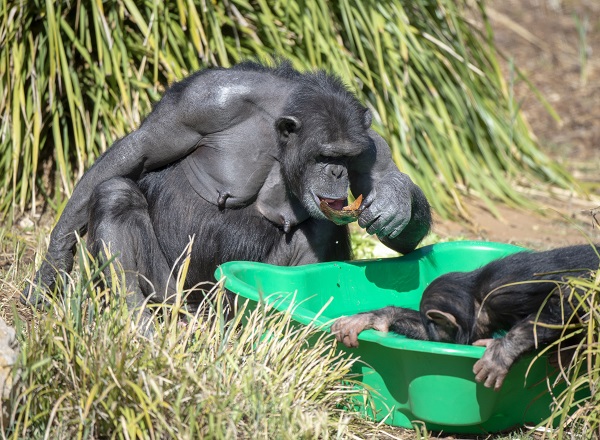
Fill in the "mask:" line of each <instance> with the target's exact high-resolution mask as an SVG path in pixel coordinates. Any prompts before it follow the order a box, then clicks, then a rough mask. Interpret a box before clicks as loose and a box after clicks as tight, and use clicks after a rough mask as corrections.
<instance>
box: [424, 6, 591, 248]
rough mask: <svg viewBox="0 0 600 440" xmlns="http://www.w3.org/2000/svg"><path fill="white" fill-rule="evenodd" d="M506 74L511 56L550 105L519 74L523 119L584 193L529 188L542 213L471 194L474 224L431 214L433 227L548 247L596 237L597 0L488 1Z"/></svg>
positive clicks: (445, 232)
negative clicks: (492, 209) (493, 205)
mask: <svg viewBox="0 0 600 440" xmlns="http://www.w3.org/2000/svg"><path fill="white" fill-rule="evenodd" d="M487 4H488V14H489V18H490V21H491V23H492V26H493V29H494V32H495V38H496V43H497V47H498V50H499V51H500V53H501V54H502V56H503V58H504V70H505V73H506V78H507V79H508V78H509V76H510V68H509V65H510V60H512V61H513V63H514V65H515V66H517V67H518V68H519V69H520V70H521V71H522V72H523V73H524V74H525V75H526V76H527V78H528V79H529V80H530V81H531V83H532V84H533V85H534V86H535V87H536V88H537V89H538V90H539V92H540V93H541V94H542V95H543V96H544V97H545V98H546V99H547V101H548V103H549V104H550V105H551V106H552V107H553V108H554V110H555V111H556V113H557V114H558V116H559V117H560V120H559V121H556V120H555V119H554V118H553V117H552V115H551V114H550V113H549V112H548V111H547V110H546V109H545V107H544V106H543V104H542V103H540V101H539V100H538V99H537V98H536V96H535V94H534V92H532V91H531V89H530V88H529V86H527V84H526V83H525V82H523V81H519V80H516V81H515V86H514V90H515V95H516V96H517V99H518V101H519V104H520V105H521V108H522V109H523V112H524V114H525V117H526V119H527V120H528V122H529V124H530V125H531V128H532V130H533V132H534V133H535V135H536V136H537V138H538V139H539V141H540V145H542V147H543V148H544V149H545V151H547V152H548V153H549V154H550V155H551V156H552V157H553V158H555V159H556V160H557V161H559V162H560V163H562V164H563V165H565V166H566V167H567V168H568V169H569V170H570V171H571V172H572V173H573V174H574V175H575V176H576V177H577V178H578V179H580V180H581V182H582V184H583V186H584V187H585V188H586V189H587V191H588V193H589V196H590V197H589V198H587V199H586V198H585V197H581V196H578V197H574V196H573V195H572V194H568V193H566V192H558V193H557V194H556V195H555V196H554V197H551V198H550V197H546V196H541V195H539V194H529V195H528V197H531V199H532V200H533V201H535V203H536V204H537V205H538V206H539V208H540V209H539V212H540V213H541V214H533V213H532V212H531V211H530V210H529V211H527V210H518V209H511V208H508V207H504V206H498V209H499V210H500V212H501V215H502V218H500V219H498V218H495V217H494V216H493V215H491V214H490V213H489V212H488V211H487V210H486V209H485V208H484V206H483V205H482V204H481V203H480V202H477V201H473V200H469V201H467V205H468V207H469V212H470V214H471V215H472V222H473V223H472V224H471V225H464V224H457V223H452V222H444V221H440V220H438V221H436V225H435V227H434V231H435V232H436V233H437V234H439V235H441V236H442V237H444V236H450V237H452V236H457V235H458V236H464V237H465V238H472V239H485V240H493V241H502V242H509V243H517V244H522V245H525V246H529V247H532V248H535V249H547V248H550V247H555V246H562V245H568V244H575V243H585V242H586V241H587V238H586V234H587V236H589V237H590V238H591V239H592V240H594V241H597V242H600V224H598V222H596V220H595V219H594V218H593V214H596V218H597V219H598V220H600V2H599V1H598V0H564V1H561V0H502V1H488V2H487Z"/></svg>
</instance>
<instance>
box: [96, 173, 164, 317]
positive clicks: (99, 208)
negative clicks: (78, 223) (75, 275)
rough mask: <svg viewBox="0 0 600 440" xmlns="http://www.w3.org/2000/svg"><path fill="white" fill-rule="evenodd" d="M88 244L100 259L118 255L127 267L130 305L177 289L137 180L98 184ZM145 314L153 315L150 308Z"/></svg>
mask: <svg viewBox="0 0 600 440" xmlns="http://www.w3.org/2000/svg"><path fill="white" fill-rule="evenodd" d="M88 247H89V249H90V252H91V253H92V255H94V256H95V257H99V258H100V259H106V258H107V257H109V256H115V260H116V261H117V262H118V263H119V264H120V266H121V267H122V269H123V273H124V277H125V282H126V287H127V292H128V295H127V305H128V306H129V307H130V308H139V307H141V306H142V305H143V304H144V301H146V300H149V301H151V302H160V301H163V300H164V299H165V298H168V297H169V296H170V295H172V294H173V293H174V292H175V289H174V280H173V279H172V277H171V276H170V274H171V270H170V267H169V265H168V263H167V261H166V259H165V257H164V255H163V253H162V251H161V249H160V246H159V244H158V241H157V239H156V235H155V233H154V228H153V227H152V223H151V221H150V217H149V215H148V204H147V202H146V198H145V197H144V195H143V194H142V192H141V191H140V190H139V188H138V186H137V185H136V184H135V183H134V182H133V181H131V180H129V179H126V178H121V177H116V178H112V179H110V180H108V181H105V182H103V183H101V184H100V185H98V186H97V187H96V188H95V190H94V192H93V195H92V199H91V204H90V213H89V222H88ZM107 272H108V271H107ZM112 282H114V280H113V281H112ZM144 314H145V316H146V317H148V316H150V313H149V311H144Z"/></svg>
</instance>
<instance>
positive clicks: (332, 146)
mask: <svg viewBox="0 0 600 440" xmlns="http://www.w3.org/2000/svg"><path fill="white" fill-rule="evenodd" d="M296 87H297V83H296V80H295V79H294V78H286V77H282V76H277V75H274V74H272V73H271V72H269V71H253V70H243V69H242V70H236V69H212V70H205V71H201V72H198V73H196V74H194V75H191V76H190V77H188V78H186V79H184V80H183V81H181V82H179V83H176V84H174V85H173V86H172V87H171V88H170V89H168V90H167V92H166V93H165V94H164V97H163V98H162V99H161V101H160V102H159V103H158V104H157V105H156V106H155V108H154V109H153V111H152V112H151V113H150V114H149V115H148V116H147V118H146V119H145V120H144V121H143V122H142V124H141V125H140V127H139V128H138V129H137V130H135V131H133V132H131V133H130V134H128V135H127V136H125V137H123V138H122V139H120V140H118V141H116V142H115V143H114V144H113V145H112V146H111V147H110V148H109V149H108V150H107V151H106V152H105V153H104V154H103V155H102V156H101V157H100V158H98V160H97V161H96V162H95V163H94V164H93V166H92V167H91V168H90V169H89V170H88V171H87V172H86V173H85V174H84V175H83V177H82V178H81V180H80V181H79V182H78V184H77V185H76V187H75V189H74V191H73V194H72V196H71V198H70V200H69V201H68V203H67V205H66V207H65V209H64V211H63V213H62V215H61V217H60V219H59V220H58V222H57V224H56V226H55V227H54V229H53V231H52V233H51V236H50V243H49V246H48V251H47V254H46V256H45V258H44V260H43V262H42V264H41V267H40V268H39V270H38V272H37V273H36V275H35V278H34V282H33V283H32V286H28V287H27V288H26V289H25V291H24V298H25V300H27V301H29V302H32V303H36V302H37V301H38V300H39V299H40V295H39V294H40V293H42V292H44V291H47V290H49V289H52V288H53V286H54V283H55V279H56V276H57V273H68V272H69V271H70V270H71V268H72V265H73V252H74V246H75V244H76V234H75V233H79V234H80V235H81V234H84V233H85V232H86V230H87V226H88V222H89V221H90V219H89V215H90V202H91V198H92V194H93V191H94V189H95V188H96V187H99V185H101V184H103V183H106V182H109V181H111V180H115V179H116V178H126V179H129V180H131V181H132V182H134V183H135V182H139V181H140V180H141V179H143V178H144V176H146V175H147V174H148V173H150V172H152V171H153V170H157V169H160V168H162V167H165V166H168V165H170V164H173V163H176V162H177V161H180V163H179V165H180V166H181V167H182V168H183V170H184V175H185V176H186V177H187V179H188V180H189V183H190V185H191V186H192V187H193V188H194V190H195V191H196V193H197V194H198V197H202V198H203V199H205V200H206V201H208V202H209V203H211V204H213V205H215V206H218V208H219V210H230V209H239V208H245V207H248V206H252V207H254V208H253V209H256V210H257V212H259V213H260V215H262V216H264V217H265V218H267V219H268V220H269V221H270V222H272V223H274V224H276V225H279V226H280V227H281V229H282V230H284V231H285V232H286V233H291V231H293V230H294V228H296V227H298V228H300V229H301V227H302V225H303V224H304V222H306V220H307V219H308V218H314V219H325V216H324V215H323V213H322V212H321V211H320V209H319V200H320V198H329V199H346V197H347V194H348V189H349V188H350V189H351V191H352V193H353V194H355V195H358V194H363V195H364V196H365V200H364V202H363V204H362V208H364V211H363V212H362V214H361V216H360V218H359V225H360V226H361V227H363V228H366V229H367V231H368V232H369V233H370V234H376V235H377V236H378V237H379V239H380V240H381V241H382V242H383V243H384V244H386V245H387V246H389V247H390V248H392V249H395V250H397V251H399V252H402V253H406V252H410V251H411V250H413V249H414V248H415V246H416V245H417V244H418V243H419V241H420V240H421V239H422V238H423V236H424V235H425V234H426V233H427V232H428V230H429V227H430V222H431V217H430V212H429V205H428V203H427V201H426V199H425V197H424V196H423V194H422V192H421V190H420V189H419V188H418V187H417V186H416V185H414V184H413V182H412V181H411V180H410V178H409V177H408V176H407V175H405V174H403V173H401V172H400V171H399V170H398V168H397V167H396V165H395V164H394V162H393V160H392V158H391V154H390V150H389V147H388V145H387V144H386V142H385V141H384V140H383V139H382V138H381V137H380V136H379V135H378V134H377V133H375V132H374V131H373V130H372V129H371V128H370V127H369V126H370V114H369V112H368V111H366V109H365V112H364V119H363V124H364V126H363V127H362V128H361V127H359V129H360V130H362V131H361V133H363V134H364V136H363V137H362V138H361V139H364V141H361V142H360V143H359V144H355V143H348V142H347V140H346V139H345V136H344V134H343V133H341V134H338V135H337V137H333V138H332V134H331V133H328V134H327V136H324V135H323V133H324V132H325V131H327V130H323V129H321V128H320V127H319V126H318V125H317V126H315V127H314V129H315V130H317V131H316V132H314V133H311V134H310V135H311V136H312V137H310V139H311V142H314V143H316V144H318V145H316V148H315V149H316V150H318V152H319V155H318V157H316V158H313V157H309V158H303V157H299V158H298V159H297V160H298V161H300V160H305V161H306V169H305V170H304V176H303V177H302V179H301V180H302V182H303V184H302V185H301V188H300V189H298V188H290V185H288V184H287V183H285V182H282V173H285V170H283V171H282V170H281V166H282V164H281V162H282V157H281V156H282V154H295V153H294V152H286V150H285V148H286V146H288V147H289V145H292V146H293V145H295V144H294V142H296V141H298V137H299V136H301V134H300V133H301V131H300V128H302V130H304V132H305V134H304V136H305V137H306V136H307V135H306V132H307V131H308V130H309V129H311V127H307V126H306V125H307V124H308V122H305V121H302V120H300V119H301V117H300V118H298V117H295V116H289V115H286V114H283V111H284V108H285V107H286V105H287V104H288V100H289V98H290V96H291V95H292V93H293V92H294V90H295V88H296ZM315 98H317V97H315ZM360 136H362V135H360ZM303 142H309V141H307V140H306V139H304V140H303ZM289 148H291V147H289ZM282 150H283V152H282ZM298 154H300V155H302V152H299V153H298ZM182 159H183V160H182ZM182 178H183V177H182ZM119 185H121V183H120V182H119V181H118V180H115V186H116V187H118V186H119ZM103 188H104V190H105V192H106V191H108V192H109V193H110V185H104V186H103ZM115 203H117V201H115ZM172 221H173V222H180V223H184V222H185V220H183V219H177V218H174V219H172ZM181 227H183V228H185V223H184V224H182V225H181ZM307 229H310V228H307ZM310 230H314V228H313V229H310ZM189 233H190V235H192V234H193V233H194V231H189ZM312 233H315V232H312ZM305 234H309V232H306V233H305ZM309 238H310V237H309ZM295 243H296V244H294V243H290V244H289V245H288V247H292V246H296V248H295V249H287V248H286V247H285V246H286V245H285V244H283V245H282V247H281V248H280V249H277V250H275V251H274V252H273V253H272V255H271V256H270V257H269V259H268V262H269V263H273V264H292V265H295V264H306V263H313V262H318V261H322V260H323V255H324V254H323V252H322V251H320V250H319V248H318V246H308V245H306V240H304V241H303V240H296V241H295ZM183 246H185V243H182V244H181V249H183ZM323 246H327V244H325V245H323ZM161 264H163V263H161ZM163 266H164V264H163ZM157 270H160V271H165V270H167V268H164V267H160V268H158V269H157ZM145 275H146V276H148V277H149V278H150V279H151V280H152V274H145ZM161 276H162V275H161ZM36 286H38V287H39V288H40V289H35V287H36Z"/></svg>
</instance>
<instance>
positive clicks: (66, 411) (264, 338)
mask: <svg viewBox="0 0 600 440" xmlns="http://www.w3.org/2000/svg"><path fill="white" fill-rule="evenodd" d="M38 242H39V243H38ZM34 246H38V247H43V246H44V243H43V240H40V239H39V237H37V236H36V234H35V233H34V234H32V235H25V233H19V231H18V230H16V229H15V230H13V232H9V231H8V230H6V229H0V255H1V256H2V257H3V258H5V259H6V260H5V261H7V262H11V264H4V265H2V269H1V270H2V273H1V276H0V281H1V283H0V290H1V291H2V295H1V296H0V298H1V301H0V304H1V307H0V315H1V316H3V317H4V318H8V320H9V322H11V323H14V324H15V325H16V328H17V331H18V335H19V339H20V342H21V353H20V360H19V362H20V367H21V372H20V380H19V381H18V382H17V387H16V388H15V389H14V392H13V399H12V408H13V413H12V418H11V420H10V422H9V424H8V425H7V426H4V427H2V429H1V430H0V433H1V434H2V435H3V436H4V438H9V439H19V438H27V439H29V438H44V437H45V436H47V437H46V438H58V439H73V438H86V439H98V438H184V439H185V438H265V439H267V438H268V439H270V438H290V439H295V438H350V439H355V438H400V439H403V440H406V439H408V440H414V439H417V438H436V437H437V435H438V434H436V433H429V432H427V431H426V430H424V429H423V427H422V425H418V424H417V425H416V428H417V429H416V431H410V430H405V429H401V428H392V427H387V426H385V425H379V424H376V423H373V422H369V421H365V420H363V419H361V418H360V417H359V416H358V415H357V414H354V413H352V412H350V411H342V409H343V408H348V407H349V406H350V405H349V401H350V399H351V398H352V396H356V395H358V394H357V393H358V392H357V390H356V389H355V388H353V387H352V383H351V381H349V380H348V379H349V378H348V376H347V374H348V372H349V371H350V368H351V366H352V364H353V363H354V362H356V360H354V359H352V358H350V359H348V358H342V357H340V356H339V355H338V354H337V353H336V350H335V344H334V341H333V339H332V338H331V337H329V335H326V334H322V333H320V332H318V331H317V330H316V329H315V328H312V327H306V328H297V327H294V326H293V325H292V324H291V321H290V314H289V313H278V312H273V311H272V310H270V309H268V308H259V309H257V310H255V311H254V312H252V314H250V315H249V317H248V318H247V322H246V323H245V325H243V326H242V325H239V324H240V323H241V322H242V315H241V314H238V315H237V316H236V317H235V318H234V320H233V321H231V322H229V323H226V322H225V321H224V320H223V313H222V310H221V308H220V304H221V302H220V301H219V300H220V296H219V295H220V294H221V293H220V292H218V291H216V290H215V291H213V292H212V294H211V295H212V296H211V298H212V303H211V304H210V305H209V306H208V307H207V308H206V309H205V313H204V314H202V315H198V316H193V317H189V316H188V320H189V322H188V323H187V324H182V323H180V319H179V316H178V315H177V310H178V309H177V307H178V306H177V305H175V306H173V305H159V306H157V308H156V309H155V310H156V312H157V314H158V315H159V317H158V318H157V320H156V322H155V325H156V332H155V334H154V336H153V337H152V338H148V337H146V336H144V335H142V334H140V333H139V332H138V330H137V325H136V315H135V314H131V313H130V311H128V310H127V309H126V307H125V302H124V300H123V295H122V294H123V292H120V291H119V288H116V291H115V290H113V292H109V291H107V290H106V289H104V288H103V286H102V284H101V283H100V281H101V279H102V275H101V274H100V272H99V269H98V268H97V267H96V266H95V264H94V263H93V262H92V261H91V260H90V259H89V257H88V256H87V254H86V253H85V251H84V250H82V249H81V248H79V251H78V267H77V268H76V270H75V271H74V272H73V274H72V276H71V277H70V278H69V279H67V282H66V285H65V286H64V293H65V295H64V297H61V298H58V299H56V300H54V301H53V302H52V306H51V307H50V309H49V310H48V311H47V312H41V313H40V312H33V315H32V312H31V311H30V310H29V309H28V308H26V307H24V306H21V305H19V304H18V303H12V302H11V297H12V298H14V296H13V295H16V294H18V289H19V288H20V286H21V280H22V279H23V278H25V274H27V273H30V272H31V260H30V257H29V255H31V253H32V252H31V251H32V247H34ZM21 260H25V261H24V262H22V264H20V263H18V262H20V261H21ZM569 283H571V285H574V286H579V289H578V290H577V292H578V296H577V297H574V298H573V301H574V303H578V302H581V308H582V310H583V312H584V319H583V320H581V321H576V322H572V324H575V325H574V326H572V327H569V328H568V331H569V332H585V334H586V335H589V336H588V338H587V339H586V340H585V341H584V342H583V343H582V344H580V347H579V351H578V352H579V356H578V357H576V360H575V361H574V362H573V363H572V364H569V365H565V373H564V374H565V375H566V377H567V378H568V380H570V381H571V383H572V384H573V386H572V390H571V391H569V390H567V391H565V393H564V394H563V395H562V396H559V397H558V399H557V402H558V403H560V405H558V404H557V406H556V413H555V414H554V417H555V418H556V419H557V420H559V423H558V426H559V427H561V426H565V427H566V428H565V429H568V431H565V433H563V434H564V436H563V437H562V438H593V435H587V434H588V433H590V432H592V433H593V432H596V431H597V420H598V408H599V406H598V403H597V396H596V394H593V395H592V396H593V397H591V398H588V399H586V400H581V399H580V398H578V397H576V395H575V393H574V392H573V390H578V389H580V388H581V387H583V386H591V387H592V389H593V390H595V386H596V384H597V383H599V382H600V381H599V379H598V377H597V375H598V368H596V367H594V368H589V367H587V366H588V365H592V366H596V365H598V362H599V361H598V359H599V357H598V349H597V347H598V345H597V340H598V335H599V334H600V327H599V326H598V325H597V322H598V317H597V316H596V315H597V313H595V312H593V313H586V312H589V311H591V310H597V309H598V306H597V305H596V301H597V296H598V294H599V292H600V287H599V281H598V279H597V278H593V279H591V280H584V279H573V280H569ZM119 294H121V295H119ZM184 294H185V292H181V295H184ZM179 299H181V298H179ZM583 366H586V367H587V368H588V371H589V374H587V375H583V376H579V377H578V378H576V379H575V376H574V374H575V373H580V372H581V371H582V369H583ZM350 379H351V378H350ZM572 409H575V411H576V412H575V414H576V415H577V416H578V417H577V418H576V419H570V418H568V416H567V410H569V411H570V410H572ZM563 410H564V411H563ZM561 418H564V421H566V422H568V424H564V425H563V420H562V419H561ZM594 430H596V431H594ZM551 432H552V434H548V436H547V438H560V437H558V435H559V432H560V431H556V430H553V431H551ZM573 432H575V433H577V435H575V434H573ZM567 436H571V437H567ZM441 438H445V437H444V436H443V435H442V436H441ZM485 438H489V439H494V440H516V439H524V440H533V439H539V434H533V433H531V432H529V430H527V429H525V428H523V429H520V430H517V431H514V432H512V433H509V434H496V435H493V436H491V437H485Z"/></svg>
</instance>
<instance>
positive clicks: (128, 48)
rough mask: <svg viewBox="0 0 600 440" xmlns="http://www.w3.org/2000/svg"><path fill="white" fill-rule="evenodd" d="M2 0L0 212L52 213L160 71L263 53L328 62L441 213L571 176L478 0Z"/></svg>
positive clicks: (146, 107) (307, 65)
mask: <svg viewBox="0 0 600 440" xmlns="http://www.w3.org/2000/svg"><path fill="white" fill-rule="evenodd" d="M0 1H1V2H0V43H1V44H0V171H1V173H0V176H1V177H0V213H4V214H7V213H9V214H10V213H12V214H13V215H18V214H19V213H21V212H23V211H25V210H29V211H30V212H32V213H33V214H36V213H39V211H40V205H39V204H40V202H41V201H43V204H44V206H48V207H50V208H51V209H52V210H54V211H57V212H60V211H61V209H62V206H63V204H64V203H65V200H66V197H68V196H69V195H70V193H71V191H72V189H73V185H74V182H75V181H76V180H77V179H78V178H79V177H80V176H81V175H82V173H83V172H84V171H85V170H86V169H87V168H88V167H89V166H90V165H91V164H92V163H93V162H94V160H95V159H96V158H97V157H98V155H99V154H101V153H102V152H103V151H105V150H106V149H107V148H108V147H109V146H110V145H111V144H112V142H113V141H114V140H115V139H117V138H119V137H121V136H123V135H124V134H126V133H128V132H130V131H131V130H133V129H134V128H135V127H137V126H138V124H139V123H140V121H141V120H142V118H143V117H144V115H146V114H147V113H148V112H149V111H150V109H151V105H152V103H154V102H156V101H157V100H158V99H159V98H160V95H161V93H162V92H163V91H164V89H165V88H166V87H167V86H168V85H169V84H170V83H172V82H173V81H176V80H179V79H182V78H183V77H184V76H186V75H188V74H189V73H191V72H193V71H195V70H198V69H200V68H204V67H208V66H215V65H220V66H229V65H231V64H233V63H236V62H238V61H240V60H243V59H247V58H257V59H260V60H270V59H272V57H273V56H284V57H287V58H289V59H290V60H291V61H292V63H293V65H294V66H295V67H297V68H299V69H312V68H315V67H320V68H324V69H327V70H329V71H332V72H335V73H336V74H338V75H339V76H340V77H341V78H342V79H343V80H344V81H345V82H346V83H347V85H348V86H349V87H350V88H351V89H352V90H353V91H354V92H355V93H356V94H357V95H358V96H359V97H360V99H361V100H363V101H364V102H365V103H366V104H367V105H368V106H369V108H371V110H372V112H373V114H374V125H375V128H376V129H377V130H378V131H380V132H381V133H382V134H383V136H384V138H385V139H386V140H387V141H388V143H389V144H390V147H391V149H392V152H393V157H394V160H395V161H396V162H397V164H398V165H399V166H400V168H401V169H402V170H403V171H405V172H407V173H408V174H409V175H410V176H411V177H412V178H413V180H415V181H416V183H417V184H419V186H421V188H423V190H424V192H425V194H426V195H427V196H428V198H429V200H430V201H431V203H432V205H433V207H434V208H435V210H436V211H437V212H438V213H439V214H440V215H441V216H442V217H451V216H457V215H463V216H466V215H467V214H466V212H465V210H464V208H463V206H462V201H461V195H462V194H463V193H464V192H470V193H472V194H476V195H477V196H478V197H480V198H482V199H483V200H485V201H486V202H487V204H488V207H489V209H490V210H494V205H493V203H492V200H495V199H498V200H502V201H504V202H507V203H512V204H520V205H523V206H529V202H528V201H527V200H525V199H524V198H523V197H522V196H521V195H520V194H519V193H518V192H516V191H515V190H514V187H513V185H512V183H513V182H514V181H515V180H518V181H519V183H520V184H524V185H536V186H537V185H541V184H544V185H545V184H549V185H558V186H562V187H574V186H575V184H574V182H573V180H572V179H571V178H570V177H569V176H568V175H567V173H566V172H565V171H564V170H563V169H562V168H561V167H559V166H557V165H556V164H555V163H553V162H552V161H551V160H549V159H548V158H547V157H546V156H545V155H544V154H543V153H542V152H541V151H540V150H539V149H538V147H537V145H536V144H535V142H534V140H533V138H532V136H531V135H530V133H529V130H528V127H527V125H526V123H525V122H524V121H523V118H522V116H521V114H520V113H519V104H518V103H516V102H514V98H513V96H512V93H511V91H512V88H511V84H507V83H506V81H505V80H504V78H503V77H502V73H501V71H500V65H499V62H498V59H497V55H496V52H495V49H494V47H493V45H492V43H491V42H492V33H491V29H490V27H489V23H488V22H487V20H486V15H485V7H484V2H483V1H476V2H470V1H467V0H461V1H458V2H456V1H454V0H433V1H432V0H418V1H414V2H409V3H407V2H404V1H401V0H387V1H385V2H380V1H374V0H368V1H364V2H351V1H348V0H337V1H334V2H327V1H324V0H303V1H301V2H296V1H290V0H282V1H274V2H267V1H265V0H255V1H251V2H249V1H246V0H230V1H228V2H211V1H208V2H206V1H199V0H189V1H188V0H170V1H166V2H159V1H158V0H142V1H138V2H134V1H132V0H111V1H104V2H95V1H88V0H84V1H79V2H52V1H46V0H29V1H26V2H22V1H17V0H0ZM468 5H471V6H468ZM467 17H469V18H467ZM472 19H476V20H477V21H478V22H479V23H480V26H479V27H475V26H473V25H472V24H471V23H472ZM517 73H518V72H517ZM516 78H517V79H522V77H521V76H516ZM10 218H12V216H9V219H10Z"/></svg>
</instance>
